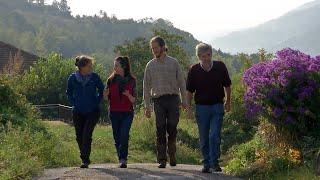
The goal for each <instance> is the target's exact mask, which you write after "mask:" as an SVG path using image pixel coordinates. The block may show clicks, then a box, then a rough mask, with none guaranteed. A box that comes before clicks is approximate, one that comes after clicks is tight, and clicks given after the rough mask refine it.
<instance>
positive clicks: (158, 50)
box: [151, 42, 166, 58]
mask: <svg viewBox="0 0 320 180" xmlns="http://www.w3.org/2000/svg"><path fill="white" fill-rule="evenodd" d="M165 49H166V47H161V46H160V45H159V43H158V42H152V43H151V50H152V54H153V55H154V56H155V57H156V58H159V57H161V55H162V54H163V53H164V52H165Z"/></svg>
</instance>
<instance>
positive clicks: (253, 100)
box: [243, 48, 320, 134]
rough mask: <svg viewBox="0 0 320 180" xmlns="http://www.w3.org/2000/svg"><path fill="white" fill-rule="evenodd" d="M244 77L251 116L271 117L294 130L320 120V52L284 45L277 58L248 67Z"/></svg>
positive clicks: (315, 124)
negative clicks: (308, 53) (301, 50)
mask: <svg viewBox="0 0 320 180" xmlns="http://www.w3.org/2000/svg"><path fill="white" fill-rule="evenodd" d="M243 81H244V84H245V86H246V92H245V106H246V110H247V116H248V117H249V118H253V117H257V116H263V117H267V119H268V120H269V121H271V122H272V123H273V124H275V125H276V126H277V127H279V128H281V129H285V130H288V131H289V132H291V133H294V134H300V133H306V132H310V131H312V130H315V128H316V127H318V125H319V124H320V90H319V89H320V56H317V57H311V56H309V55H307V54H304V53H302V52H300V51H297V50H293V49H290V48H287V49H283V50H281V51H279V52H277V53H276V55H275V58H274V59H273V60H271V61H266V62H261V63H258V64H255V65H253V66H252V67H251V68H249V69H248V70H246V71H245V73H244V75H243Z"/></svg>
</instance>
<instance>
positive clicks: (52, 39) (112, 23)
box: [0, 0, 198, 58]
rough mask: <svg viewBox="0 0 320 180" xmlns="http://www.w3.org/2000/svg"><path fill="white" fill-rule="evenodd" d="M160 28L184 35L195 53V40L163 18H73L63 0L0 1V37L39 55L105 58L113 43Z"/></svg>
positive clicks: (101, 14)
mask: <svg viewBox="0 0 320 180" xmlns="http://www.w3.org/2000/svg"><path fill="white" fill-rule="evenodd" d="M160 28H161V29H165V30H166V31H168V32H169V33H174V34H177V35H180V36H183V37H184V38H185V43H184V44H183V45H182V46H183V47H184V48H185V50H186V51H187V52H188V53H189V54H190V55H191V54H194V47H195V45H196V43H197V42H198V40H196V39H195V38H194V37H193V36H192V34H190V33H188V32H185V31H183V30H180V29H177V28H175V27H174V26H173V24H172V23H171V22H169V21H166V20H164V19H156V20H154V19H151V18H145V19H141V20H133V19H118V18H117V17H116V16H114V15H112V16H110V15H109V14H107V13H106V12H103V11H100V12H97V15H95V16H81V17H80V16H76V17H74V16H72V15H71V12H70V8H69V7H68V4H67V1H66V0H61V1H59V2H57V1H54V3H53V4H52V5H48V4H47V3H46V1H45V0H36V1H34V0H0V40H1V41H4V42H7V43H10V44H13V45H15V46H17V47H19V48H21V49H24V50H26V51H29V52H32V53H34V54H37V55H40V56H45V55H47V54H48V53H50V52H52V51H55V52H59V53H61V54H62V55H63V56H65V57H71V56H74V55H76V54H79V53H87V54H90V55H95V56H97V57H100V58H106V56H112V55H113V54H112V52H113V50H114V47H115V46H116V45H119V44H122V43H124V42H125V41H130V40H133V39H135V38H137V37H146V38H149V37H151V36H152V34H153V30H154V29H160Z"/></svg>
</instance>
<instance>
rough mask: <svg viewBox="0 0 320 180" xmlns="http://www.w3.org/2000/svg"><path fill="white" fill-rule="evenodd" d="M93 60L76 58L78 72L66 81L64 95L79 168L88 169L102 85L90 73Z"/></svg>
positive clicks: (99, 80)
mask: <svg viewBox="0 0 320 180" xmlns="http://www.w3.org/2000/svg"><path fill="white" fill-rule="evenodd" d="M92 61H93V59H92V58H91V57H88V56H84V55H82V56H78V57H76V63H75V65H76V66H77V67H78V71H76V72H74V73H72V74H71V75H70V76H69V79H68V87H67V91H66V94H67V96H68V100H69V102H70V104H71V105H72V107H73V123H74V127H75V130H76V136H77V138H76V139H77V143H78V146H79V149H80V158H81V160H82V165H81V166H80V167H81V168H88V166H89V164H90V158H89V157H90V152H91V142H92V133H93V130H94V127H95V125H96V124H97V122H98V120H99V117H100V107H99V105H100V102H101V100H102V98H103V90H104V85H103V83H102V81H101V79H100V77H99V75H98V74H96V73H94V72H92Z"/></svg>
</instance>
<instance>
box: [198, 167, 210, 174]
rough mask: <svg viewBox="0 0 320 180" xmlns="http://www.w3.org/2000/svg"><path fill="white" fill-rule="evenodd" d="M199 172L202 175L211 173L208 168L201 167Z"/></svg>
mask: <svg viewBox="0 0 320 180" xmlns="http://www.w3.org/2000/svg"><path fill="white" fill-rule="evenodd" d="M201 172H202V173H212V170H211V169H210V167H203V168H202V170H201Z"/></svg>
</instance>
